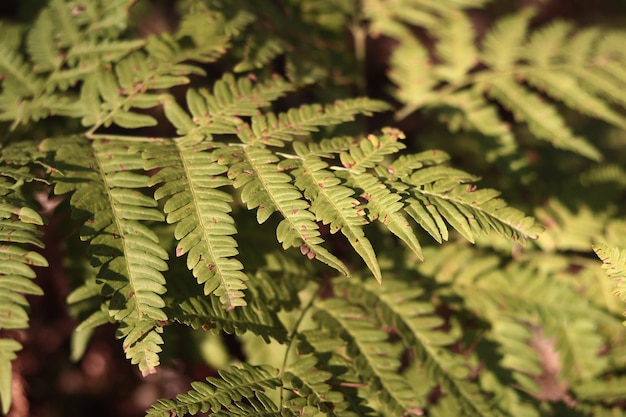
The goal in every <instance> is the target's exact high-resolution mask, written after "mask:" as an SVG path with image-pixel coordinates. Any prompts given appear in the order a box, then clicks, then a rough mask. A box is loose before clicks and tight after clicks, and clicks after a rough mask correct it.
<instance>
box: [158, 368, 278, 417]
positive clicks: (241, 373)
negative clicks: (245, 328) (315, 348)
mask: <svg viewBox="0 0 626 417" xmlns="http://www.w3.org/2000/svg"><path fill="white" fill-rule="evenodd" d="M219 374H220V378H219V379H218V378H213V377H209V378H207V379H206V382H192V384H191V386H192V389H191V390H190V391H189V392H187V393H186V394H180V395H178V396H177V397H176V400H175V401H174V400H164V399H162V400H159V401H158V402H157V403H156V404H154V405H153V406H152V408H150V410H148V414H147V415H148V416H150V417H168V416H171V415H172V414H174V415H179V416H183V415H185V414H196V413H198V412H203V413H206V412H208V411H211V412H212V413H217V412H219V411H220V410H223V411H224V412H225V413H226V412H230V411H232V410H236V408H237V407H238V405H237V404H241V403H240V402H241V401H242V400H244V399H245V400H247V401H254V399H255V397H256V395H257V394H258V393H262V392H263V391H265V390H272V389H275V388H277V387H279V386H280V385H281V382H280V378H279V377H278V373H277V371H276V370H275V369H272V368H270V367H268V366H251V365H247V364H245V363H244V364H242V366H241V367H238V368H237V367H232V368H230V369H229V370H228V371H220V372H219ZM272 408H273V407H272ZM244 415H253V414H244ZM270 415H273V414H270Z"/></svg>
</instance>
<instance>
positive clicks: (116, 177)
mask: <svg viewBox="0 0 626 417" xmlns="http://www.w3.org/2000/svg"><path fill="white" fill-rule="evenodd" d="M59 141H60V139H54V140H49V141H47V142H46V143H45V144H44V145H43V147H44V149H48V147H52V149H55V150H56V155H55V161H56V163H57V164H58V168H59V170H60V171H61V172H63V173H64V174H65V176H58V177H57V178H55V179H56V185H55V192H56V193H57V194H64V193H67V192H70V191H73V192H74V193H73V194H72V197H71V200H70V202H71V205H72V207H73V208H74V210H75V214H76V215H77V216H80V217H83V216H84V215H88V216H89V220H88V221H87V222H86V223H85V224H84V225H83V227H82V229H81V239H82V240H87V241H89V242H90V243H91V257H92V264H93V265H94V266H97V267H98V268H99V272H98V276H97V278H98V280H99V281H101V282H102V283H103V295H104V296H105V297H110V303H109V313H110V314H111V317H112V318H114V319H115V320H116V321H118V322H119V323H120V327H119V332H118V335H119V336H120V337H124V338H125V342H124V348H125V350H126V352H127V356H128V357H129V358H130V359H131V360H132V361H133V363H138V364H139V365H140V369H141V371H142V373H144V374H147V373H152V372H154V368H155V366H156V365H157V364H158V358H157V356H156V352H158V350H159V348H158V346H157V345H158V344H159V343H162V340H161V337H160V335H159V334H158V333H160V331H161V330H160V329H161V328H160V324H159V323H161V322H164V321H166V320H167V316H166V315H165V314H164V313H163V310H162V308H163V306H164V305H165V304H164V302H163V300H162V298H161V294H163V293H164V292H165V287H164V284H165V279H164V278H163V275H162V274H161V271H164V270H166V269H167V264H166V263H165V260H167V257H168V256H167V253H166V252H165V251H164V250H163V248H162V247H161V246H160V245H159V244H158V242H159V240H158V237H157V236H156V234H155V233H154V232H153V231H152V230H150V229H149V228H148V227H146V226H145V225H143V224H141V223H140V222H141V221H162V220H163V217H162V214H161V213H160V212H159V211H158V210H157V209H156V208H155V206H156V205H157V203H156V201H154V200H153V199H152V198H150V197H148V196H146V195H144V194H142V193H141V192H139V191H137V190H136V189H137V188H144V187H147V186H148V185H149V178H148V177H147V176H144V175H142V174H137V173H134V172H133V171H135V170H141V169H143V165H144V162H143V159H142V158H141V155H139V154H137V153H136V152H134V151H133V150H131V149H130V145H129V144H125V143H121V142H112V143H107V142H106V141H96V142H93V144H92V143H90V142H85V141H83V140H82V139H81V138H79V137H70V138H68V141H67V142H65V143H61V146H60V147H59V144H58V143H57V142H59ZM57 147H58V150H57ZM114 155H115V157H113V156H114Z"/></svg>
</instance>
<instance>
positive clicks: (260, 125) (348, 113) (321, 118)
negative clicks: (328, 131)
mask: <svg viewBox="0 0 626 417" xmlns="http://www.w3.org/2000/svg"><path fill="white" fill-rule="evenodd" d="M388 108H389V106H388V104H386V103H384V102H382V101H378V100H372V99H368V98H357V99H350V100H342V101H338V102H336V103H335V104H333V105H327V106H326V107H322V106H320V105H317V104H314V105H304V106H300V107H299V108H297V109H291V110H289V111H287V112H286V113H281V114H279V115H278V116H276V115H274V114H273V113H268V114H266V115H264V116H256V117H253V118H252V123H251V126H250V127H248V126H247V125H244V127H243V128H242V129H241V131H240V132H239V134H238V136H239V138H240V139H241V141H242V142H244V143H246V144H256V143H262V144H267V145H271V146H283V142H288V141H291V140H293V138H294V137H295V136H309V135H310V133H311V132H315V131H317V130H318V126H332V125H338V124H341V123H345V122H349V121H352V120H354V117H355V116H356V115H359V114H363V115H371V114H372V113H374V112H380V111H384V110H387V109H388Z"/></svg>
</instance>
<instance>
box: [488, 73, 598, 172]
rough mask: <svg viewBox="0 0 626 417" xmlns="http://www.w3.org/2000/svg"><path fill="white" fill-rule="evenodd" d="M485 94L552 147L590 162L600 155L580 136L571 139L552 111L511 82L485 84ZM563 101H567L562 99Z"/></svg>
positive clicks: (568, 129)
mask: <svg viewBox="0 0 626 417" xmlns="http://www.w3.org/2000/svg"><path fill="white" fill-rule="evenodd" d="M487 94H488V95H489V96H490V97H493V98H495V99H496V100H498V101H499V102H501V103H502V104H503V105H504V106H505V107H507V108H508V109H509V110H510V111H511V112H512V113H513V115H514V116H515V118H516V120H518V121H520V122H524V123H526V124H527V125H528V128H529V130H530V131H531V132H532V133H533V134H534V135H535V136H537V137H538V138H540V139H545V140H548V141H550V142H551V143H552V144H553V145H554V146H556V147H558V148H561V149H567V150H571V151H575V152H578V153H580V154H581V155H584V156H586V157H588V158H590V159H593V160H600V159H601V154H600V153H599V151H598V150H597V149H596V148H595V147H594V146H593V145H591V144H590V143H589V142H588V141H587V140H585V139H584V138H582V137H579V136H575V135H574V133H573V132H572V131H571V130H570V128H569V127H568V124H567V123H566V122H565V120H564V119H563V118H562V117H561V116H560V115H559V113H558V112H557V110H556V108H555V107H554V106H552V105H550V104H548V103H545V102H544V101H543V100H541V98H540V97H539V96H537V95H536V94H534V93H532V92H530V91H528V90H527V89H525V88H523V87H522V86H520V85H519V84H518V83H516V82H515V81H513V80H511V79H505V78H496V79H492V80H490V81H489V86H488V87H487ZM565 100H567V98H566V99H565Z"/></svg>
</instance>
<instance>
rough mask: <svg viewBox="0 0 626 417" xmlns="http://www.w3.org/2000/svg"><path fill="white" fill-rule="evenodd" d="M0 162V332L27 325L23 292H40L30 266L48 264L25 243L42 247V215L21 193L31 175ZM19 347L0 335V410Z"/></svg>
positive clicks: (7, 403) (6, 404)
mask: <svg viewBox="0 0 626 417" xmlns="http://www.w3.org/2000/svg"><path fill="white" fill-rule="evenodd" d="M2 159H3V164H2V165H1V166H0V265H1V267H0V335H2V336H5V335H4V334H3V333H4V332H3V330H8V329H26V328H28V310H29V304H28V301H27V299H26V297H25V296H26V295H42V294H43V291H42V290H41V288H40V287H39V286H38V285H37V284H35V283H34V282H33V279H34V278H35V276H36V275H35V271H33V269H32V267H33V266H39V267H45V266H48V262H47V261H46V259H45V258H44V257H43V256H41V255H40V254H39V253H37V252H34V251H30V250H28V249H27V248H26V247H25V246H27V245H28V246H31V245H34V246H37V247H40V248H42V247H43V246H44V245H43V242H41V240H40V235H41V233H40V232H39V230H37V226H38V225H42V224H43V223H44V218H43V217H42V216H41V215H40V214H39V213H37V211H35V210H34V209H33V208H32V207H30V204H28V202H27V199H26V198H25V196H24V195H23V194H22V186H23V185H24V182H25V181H32V180H34V179H35V177H34V176H33V175H32V174H30V170H29V169H28V168H27V167H21V168H14V167H11V166H9V165H8V164H6V162H5V160H4V156H3V158H2ZM21 349H22V346H21V344H20V343H19V342H17V341H15V340H13V339H9V338H6V336H5V337H2V338H0V403H2V413H3V414H8V412H9V409H10V408H11V392H12V391H11V380H12V377H11V372H12V367H11V361H12V360H13V359H15V357H16V355H15V352H17V351H19V350H21Z"/></svg>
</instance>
